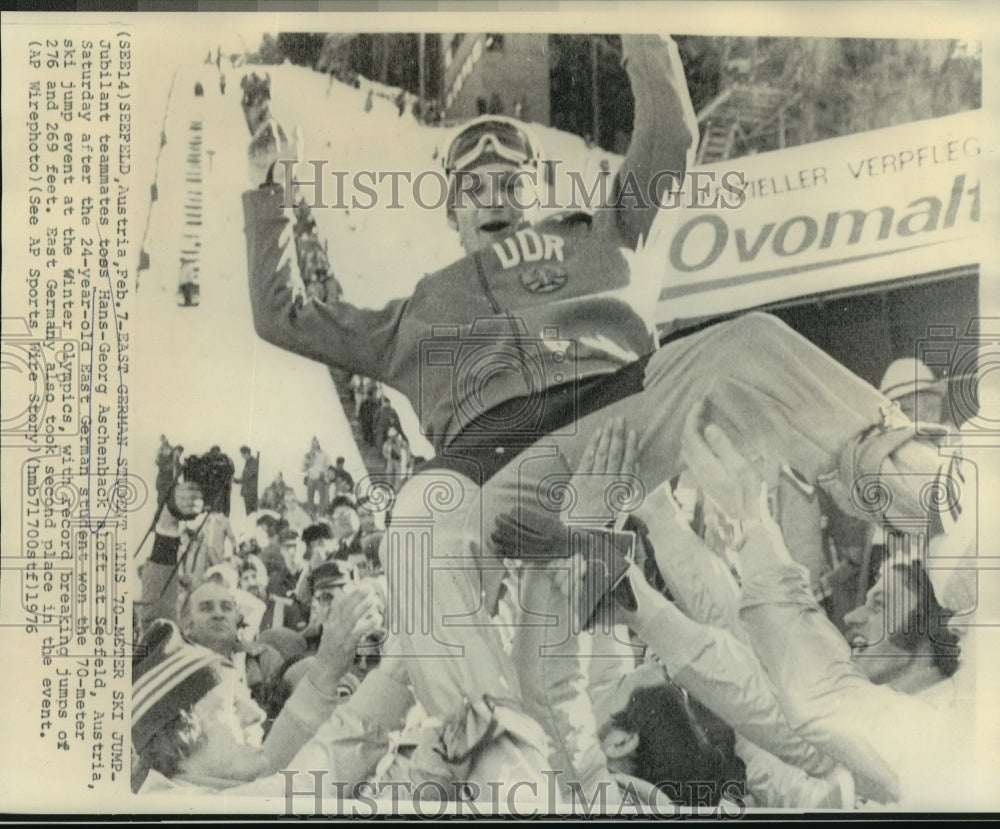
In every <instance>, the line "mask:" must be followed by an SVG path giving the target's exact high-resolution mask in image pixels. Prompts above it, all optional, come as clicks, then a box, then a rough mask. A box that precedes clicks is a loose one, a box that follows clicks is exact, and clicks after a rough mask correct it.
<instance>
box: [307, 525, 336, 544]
mask: <svg viewBox="0 0 1000 829" xmlns="http://www.w3.org/2000/svg"><path fill="white" fill-rule="evenodd" d="M321 538H333V530H331V529H330V527H329V525H328V524H322V523H320V524H310V525H309V526H308V527H306V528H305V529H304V530H303V531H302V540H303V541H304V542H305V543H306V544H312V543H313V542H314V541H319V539H321Z"/></svg>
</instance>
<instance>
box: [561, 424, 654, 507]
mask: <svg viewBox="0 0 1000 829" xmlns="http://www.w3.org/2000/svg"><path fill="white" fill-rule="evenodd" d="M638 446H639V436H638V434H637V432H636V431H635V429H629V428H628V427H627V426H626V423H625V418H624V417H616V418H614V419H613V420H610V421H609V422H608V423H606V424H605V425H603V426H601V427H599V428H598V429H597V430H596V431H595V432H594V434H593V435H591V437H590V440H589V441H588V442H587V446H586V448H585V449H584V450H583V456H582V457H581V458H580V462H579V464H577V469H576V472H574V473H573V477H572V478H570V482H569V483H570V490H571V492H572V493H573V496H574V502H575V503H574V504H573V506H572V507H571V508H570V510H566V511H564V514H563V517H564V518H567V517H569V516H568V515H567V514H566V513H567V512H568V511H572V512H573V513H575V514H577V515H580V516H581V517H582V516H602V517H604V516H606V517H607V518H609V519H610V518H614V517H616V516H617V514H618V513H619V512H620V511H623V510H624V509H625V508H626V507H629V506H633V505H634V503H635V502H636V501H637V500H639V499H640V498H641V496H642V492H641V484H640V482H639V478H638V476H637V474H636V473H637V470H638V460H637V456H638Z"/></svg>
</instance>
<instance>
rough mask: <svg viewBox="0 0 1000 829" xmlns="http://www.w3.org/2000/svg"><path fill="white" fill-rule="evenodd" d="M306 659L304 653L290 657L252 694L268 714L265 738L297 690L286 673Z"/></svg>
mask: <svg viewBox="0 0 1000 829" xmlns="http://www.w3.org/2000/svg"><path fill="white" fill-rule="evenodd" d="M305 657H306V654H304V653H299V654H295V655H294V656H290V657H288V659H286V660H285V661H284V662H283V663H282V665H281V667H280V668H278V670H277V671H276V672H275V673H274V674H272V675H271V676H270V677H268V678H267V679H265V680H264V681H263V682H261V683H260V684H259V685H257V686H256V687H255V688H254V689H253V691H252V692H251V697H252V698H253V700H254V702H256V703H257V704H258V705H259V706H260V707H261V708H263V709H264V711H265V712H266V713H267V721H266V722H265V724H264V729H265V736H266V732H269V731H270V730H271V726H272V725H274V721H275V720H276V719H277V718H278V715H279V714H280V713H281V709H282V708H284V707H285V703H286V702H288V698H289V697H290V696H291V695H292V692H293V691H294V690H295V687H294V686H293V685H292V683H291V682H289V681H288V680H287V679H286V678H285V672H286V671H287V670H288V669H289V668H291V667H292V665H294V664H295V663H296V662H299V661H300V660H302V659H305Z"/></svg>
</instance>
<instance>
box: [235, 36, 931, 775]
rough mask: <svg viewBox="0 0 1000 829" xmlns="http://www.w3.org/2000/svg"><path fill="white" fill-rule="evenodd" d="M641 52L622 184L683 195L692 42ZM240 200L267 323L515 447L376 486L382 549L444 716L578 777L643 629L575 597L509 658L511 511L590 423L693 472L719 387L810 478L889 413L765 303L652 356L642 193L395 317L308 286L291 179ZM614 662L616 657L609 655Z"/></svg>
mask: <svg viewBox="0 0 1000 829" xmlns="http://www.w3.org/2000/svg"><path fill="white" fill-rule="evenodd" d="M623 52H624V56H625V68H626V70H627V72H628V74H629V78H630V80H631V83H632V89H633V94H634V97H635V125H634V130H633V136H632V142H631V145H630V147H629V150H628V153H627V155H626V158H625V161H624V164H623V167H622V168H621V170H620V172H619V176H618V182H619V186H620V187H622V186H623V185H626V184H627V182H629V181H630V180H634V181H637V182H640V183H641V188H642V190H643V191H645V189H646V188H647V187H648V185H649V184H650V183H651V182H652V183H654V184H655V187H656V189H657V191H658V195H659V196H660V197H662V198H663V199H664V201H666V199H665V197H664V193H665V192H666V191H667V190H669V189H670V188H671V187H674V186H676V185H674V183H673V176H670V175H666V174H665V171H672V172H676V173H678V174H679V175H678V180H680V174H682V173H683V171H684V170H685V169H686V161H687V157H688V153H689V151H690V150H691V149H692V147H693V144H694V135H695V134H696V132H695V126H694V119H693V115H692V111H691V106H690V102H689V100H688V96H687V90H686V85H685V82H684V79H683V75H682V71H681V67H680V62H679V60H678V57H677V52H676V48H674V47H673V45H672V44H666V43H664V42H663V41H661V39H660V38H659V37H655V36H653V37H649V36H642V37H637V38H629V37H624V38H623ZM658 174H662V175H658ZM627 189H628V188H627V187H624V189H623V191H620V192H619V195H621V192H626V193H627ZM643 198H645V197H643ZM243 201H244V212H245V216H246V233H247V245H248V267H249V272H250V292H251V302H252V307H253V313H254V322H255V326H256V329H257V332H258V333H259V334H260V336H262V337H263V338H264V339H266V340H268V341H269V342H272V343H274V344H275V345H278V346H280V347H283V348H285V349H288V350H290V351H293V352H295V353H298V354H301V355H303V356H305V357H309V358H311V359H314V360H318V361H321V362H324V363H326V364H329V365H334V366H338V367H340V368H342V369H345V370H347V371H348V372H351V373H357V374H362V375H365V376H369V377H372V378H373V379H375V380H378V381H381V382H384V383H387V384H389V385H391V386H393V387H395V388H397V389H398V390H400V391H401V392H402V393H404V394H405V395H406V396H407V397H408V398H409V400H410V401H411V403H412V404H413V407H414V409H415V411H416V412H417V415H418V417H419V419H420V422H421V425H422V428H423V430H424V432H425V434H426V435H427V436H428V437H429V438H430V439H431V441H432V442H433V444H434V445H435V448H436V450H437V451H438V454H439V455H443V456H448V455H455V454H458V455H462V454H463V453H464V454H469V452H468V451H467V450H468V449H469V447H470V445H474V446H475V452H474V453H472V454H474V455H475V456H476V457H479V458H483V457H492V458H498V457H500V458H505V459H509V458H511V457H513V461H509V460H508V462H506V465H503V466H502V468H500V469H499V471H497V470H496V468H495V467H496V464H494V465H493V468H491V469H490V470H489V474H488V475H487V474H482V475H477V474H476V472H475V470H473V471H472V472H470V473H468V474H463V473H462V472H461V471H457V470H456V469H437V470H433V469H432V470H427V471H423V472H421V471H418V472H417V473H415V474H414V476H413V477H411V478H410V480H409V481H408V482H407V483H406V485H405V486H404V487H403V488H402V490H401V491H400V492H399V493H398V494H396V495H395V496H394V497H392V498H389V497H386V496H384V495H382V497H381V499H380V494H381V493H380V490H378V488H377V487H375V488H373V489H372V490H371V491H370V492H368V493H367V494H368V495H369V497H370V498H371V499H372V501H373V503H375V504H377V503H379V502H380V500H381V502H382V503H383V504H384V506H385V507H387V508H391V510H392V523H391V525H390V527H389V529H388V531H387V534H386V538H385V541H384V542H383V559H384V563H385V566H386V571H387V575H388V579H389V585H390V599H389V609H388V617H389V625H390V633H391V634H393V635H395V636H398V637H399V638H400V640H401V642H402V645H401V647H402V650H403V651H404V652H405V653H408V654H409V655H411V656H413V657H414V659H413V660H412V667H411V668H410V678H411V680H412V682H413V684H414V691H415V693H416V696H417V698H418V699H419V700H420V701H421V702H422V703H423V705H424V706H425V708H426V709H427V711H428V713H429V714H431V715H432V716H439V717H441V718H442V719H448V720H450V719H454V718H457V717H459V716H461V714H462V712H463V711H465V710H467V709H468V705H469V704H470V701H475V700H482V699H484V698H490V699H492V700H501V701H502V704H504V705H508V706H510V707H514V708H521V709H522V710H527V712H528V713H530V714H532V715H533V716H534V717H535V718H536V719H538V720H539V722H542V723H543V725H544V726H545V728H546V731H547V732H548V734H549V736H550V738H553V743H554V746H553V747H551V751H552V752H554V754H549V753H548V751H549V749H548V748H546V749H545V750H543V751H541V752H540V756H539V759H538V762H539V764H540V765H539V768H555V769H562V770H564V771H565V772H566V773H565V775H564V779H566V780H568V779H570V778H574V776H575V777H576V779H578V780H581V781H582V780H590V781H593V780H595V779H597V776H599V774H600V772H599V771H595V768H594V767H592V766H591V765H589V764H590V763H592V762H593V763H596V762H597V760H596V759H595V758H594V756H593V752H592V751H591V748H592V745H591V744H592V743H593V741H594V739H596V738H594V736H593V733H592V731H593V727H594V724H593V721H592V715H591V714H590V712H589V711H586V710H584V708H583V707H582V706H579V705H571V704H570V700H571V698H572V697H573V695H574V694H577V693H578V690H579V687H580V685H579V682H578V681H577V679H579V676H578V675H582V674H583V673H587V672H589V673H590V674H591V676H590V677H589V681H590V683H591V684H592V685H593V684H595V683H596V684H597V685H601V682H602V678H601V677H600V676H595V674H601V673H602V671H604V670H605V666H613V665H617V666H619V669H620V666H621V665H622V661H621V658H622V657H621V649H622V648H624V647H627V643H626V642H624V641H622V640H623V639H624V637H623V636H621V635H620V633H618V634H616V633H615V632H614V631H612V630H609V631H607V632H608V633H609V634H611V635H608V636H603V637H591V638H587V637H580V636H575V635H570V634H571V633H572V632H567V630H565V627H566V625H567V624H568V622H567V618H568V615H569V614H568V613H567V612H566V610H567V609H566V608H562V609H561V610H560V609H558V608H555V607H550V610H549V614H550V616H551V617H552V618H555V619H556V621H555V622H552V623H551V625H550V626H548V627H545V628H544V630H545V631H547V633H546V635H547V636H549V637H550V639H551V641H549V642H547V643H541V644H540V645H539V646H538V647H537V648H536V649H535V650H534V651H533V652H531V653H528V654H526V653H524V652H523V651H521V650H518V649H516V648H515V649H514V650H513V651H511V652H510V653H508V652H507V651H506V650H505V648H504V644H503V641H502V638H501V637H500V635H499V632H498V630H497V628H496V626H495V624H494V613H495V612H496V611H497V609H498V607H500V605H501V604H502V602H501V592H502V591H501V585H502V583H503V581H504V576H505V575H506V568H505V567H504V565H503V562H501V561H500V560H498V559H497V558H496V556H495V555H494V554H493V551H492V550H491V542H490V532H491V530H492V528H493V526H494V523H495V520H496V517H497V515H498V514H499V513H501V512H504V511H509V510H510V509H511V508H512V505H518V504H519V503H524V501H525V499H528V500H530V499H536V502H537V499H541V500H542V501H543V506H544V507H546V508H549V509H551V508H552V498H554V497H555V495H554V493H556V492H557V491H559V485H561V484H564V483H565V481H567V480H568V478H569V474H570V471H571V470H572V469H574V468H575V466H576V464H577V463H578V462H579V460H580V455H581V454H582V451H583V448H584V447H585V445H586V443H587V440H588V438H589V437H590V436H591V435H592V434H593V432H594V429H595V428H596V427H597V426H599V425H602V424H603V423H605V422H606V421H607V419H608V418H609V417H611V416H614V415H619V414H621V415H625V416H626V418H627V420H628V422H629V424H630V425H632V426H634V427H636V428H639V429H641V432H642V438H641V446H640V458H641V467H642V468H641V473H640V478H641V481H642V485H643V486H644V487H645V489H646V491H651V490H652V489H654V488H655V487H656V486H657V485H658V484H659V483H661V482H662V481H664V480H668V479H670V478H672V477H673V476H675V475H676V474H678V473H679V472H680V471H681V460H680V437H681V432H682V428H683V425H684V418H685V415H686V414H687V413H688V412H689V411H690V410H691V408H692V407H693V406H694V405H696V404H698V403H700V402H701V401H702V400H704V399H706V398H707V400H708V401H709V403H710V407H711V414H712V418H713V420H715V421H716V422H717V423H719V425H720V426H722V427H723V428H724V429H726V430H727V431H728V433H729V434H732V435H734V436H739V437H741V438H742V439H743V441H744V442H745V443H746V444H749V445H750V446H751V447H757V448H758V449H759V451H760V454H762V455H763V454H765V453H767V454H771V455H776V456H780V457H784V458H786V459H787V460H788V462H789V463H790V464H791V465H792V466H793V467H794V468H795V469H796V470H797V471H798V472H799V473H800V474H802V475H803V476H804V477H805V478H806V479H807V480H809V481H815V480H816V478H817V476H818V475H819V474H820V473H821V472H824V471H826V470H828V469H830V468H831V467H832V466H835V465H836V458H837V453H838V452H839V450H840V449H841V448H842V447H843V446H844V445H845V443H847V442H848V441H849V439H851V438H852V437H854V436H856V435H857V434H859V433H860V432H862V430H864V429H866V428H868V427H872V426H875V425H877V424H879V423H881V422H882V419H883V418H882V414H881V407H883V406H885V405H887V401H886V399H885V398H884V397H882V396H881V395H880V394H879V393H878V392H877V391H876V390H875V389H873V388H871V387H870V386H868V385H867V384H866V383H864V382H863V381H861V380H860V379H858V378H857V377H855V376H854V375H852V374H851V373H850V372H848V371H847V370H846V369H845V368H843V367H842V366H840V365H839V364H838V363H836V362H835V361H834V360H832V359H831V358H830V357H828V356H827V355H826V354H824V353H823V352H822V351H820V350H819V349H818V348H816V347H815V346H813V345H812V344H810V343H809V342H808V341H806V340H805V339H803V338H802V337H800V336H799V335H797V334H795V333H794V332H792V331H791V330H790V329H789V328H787V327H786V326H785V325H784V324H782V323H781V322H779V321H777V320H776V319H773V318H771V317H768V316H766V315H762V314H750V315H747V316H745V317H743V318H741V319H738V320H736V321H734V322H731V323H725V324H721V325H717V326H714V327H712V328H709V329H706V330H704V331H701V332H699V333H697V334H693V335H691V336H688V337H686V338H684V339H681V340H677V341H675V342H672V343H670V344H669V345H667V346H665V347H663V348H660V349H659V350H656V351H654V348H655V338H654V335H653V328H652V325H651V319H650V314H651V313H652V310H653V308H654V307H655V304H656V301H657V299H658V296H659V292H660V289H661V286H662V270H660V269H648V270H647V271H646V273H647V274H648V276H647V278H646V279H644V280H636V281H635V282H634V281H633V280H632V278H631V276H632V275H631V273H630V268H629V261H628V258H627V257H626V255H625V253H623V250H625V251H631V250H634V249H635V248H636V246H637V244H638V243H639V241H640V239H641V238H644V237H645V236H646V235H647V234H648V232H649V229H650V227H651V225H652V222H653V219H654V218H655V215H656V210H655V208H654V207H653V206H650V205H648V204H647V206H646V207H645V208H643V207H642V206H637V201H638V200H637V199H635V198H634V197H632V196H629V195H627V194H626V195H625V196H624V197H621V198H619V199H618V200H617V202H616V204H617V207H615V208H614V209H602V210H598V211H597V213H596V215H595V216H594V217H593V218H590V217H586V216H583V215H580V214H574V215H571V216H568V217H562V218H553V219H548V220H546V221H543V222H540V223H538V224H535V225H531V226H524V227H522V228H520V229H519V230H518V231H517V232H516V233H515V234H513V235H512V236H511V237H508V238H507V239H505V240H504V241H503V242H500V243H497V244H493V245H491V246H490V247H488V248H486V249H484V250H481V251H479V252H477V253H476V254H474V255H472V256H468V257H466V258H464V259H462V260H459V261H458V262H455V263H453V264H451V265H449V266H447V267H445V268H443V269H442V270H440V271H438V272H436V273H434V274H431V275H429V276H427V277H425V278H424V279H422V280H421V281H420V282H419V283H418V285H417V287H416V290H415V291H414V293H413V295H412V296H411V297H409V298H407V299H400V300H395V301H393V302H391V303H389V304H388V305H387V306H386V307H385V308H383V309H381V310H365V309H360V308H357V307H355V306H352V305H350V304H348V303H344V302H335V303H320V302H317V301H315V300H310V299H307V298H306V296H305V293H304V291H303V290H302V286H301V282H300V280H298V279H297V277H296V275H295V273H294V269H293V267H292V263H293V262H294V261H295V251H294V250H293V247H294V245H293V243H292V227H291V224H290V218H289V216H288V215H287V214H286V213H283V212H282V210H281V209H280V203H281V193H280V190H279V188H278V187H276V186H265V187H262V188H261V189H258V190H256V191H251V192H248V193H245V194H244V197H243ZM646 201H647V202H648V199H646ZM650 353H652V356H651V357H649V356H648V355H650ZM645 357H648V362H645V363H642V362H640V358H645ZM498 366H499V367H501V370H497V367H498ZM504 369H506V370H504ZM635 369H638V371H636V370H635ZM630 371H632V374H633V375H635V376H637V377H638V378H639V380H638V382H636V383H635V389H634V391H635V392H636V394H633V395H631V396H628V397H624V398H623V399H618V398H619V397H620V395H614V394H612V395H611V399H613V400H616V402H613V403H611V404H610V405H609V406H605V407H604V408H602V409H600V410H598V411H596V412H593V413H590V414H587V415H586V416H584V417H582V418H580V419H577V420H575V421H574V420H570V421H569V422H568V424H567V425H564V426H563V427H562V428H559V429H557V430H555V432H552V433H546V430H545V428H544V423H545V415H544V413H543V414H542V415H539V414H538V410H539V408H540V407H541V409H543V410H544V407H545V406H547V405H550V404H552V405H555V406H557V407H559V408H562V409H563V410H564V411H565V410H566V409H567V408H569V409H570V410H572V408H573V407H574V406H577V405H580V406H581V408H582V409H583V410H586V406H585V405H584V404H585V403H586V399H587V397H588V395H589V394H590V390H593V389H595V388H596V389H597V390H596V391H595V394H596V396H598V397H599V396H600V393H601V392H603V391H606V387H600V388H597V387H596V386H595V385H594V384H595V383H597V384H600V383H601V382H603V380H604V379H605V378H607V377H609V376H612V375H614V374H615V372H623V373H626V374H627V373H628V372H630ZM549 390H553V391H554V393H552V394H550V393H549ZM473 466H475V462H473ZM931 468H933V464H932V465H931ZM480 484H482V485H480ZM546 499H549V500H548V501H546ZM572 518H573V514H572V512H570V520H572ZM551 601H552V602H556V601H558V597H555V596H553V597H552V598H551ZM533 612H535V613H536V614H542V615H544V613H543V611H541V610H540V609H538V608H537V607H536V608H533ZM560 625H562V628H560V627H559V626H560ZM527 629H529V630H532V631H534V633H533V634H532V635H537V630H536V629H535V628H530V626H529V628H527ZM557 646H558V647H557ZM547 647H548V648H551V649H553V650H550V651H548V652H546V648H547ZM588 648H593V649H596V650H598V651H601V650H602V649H604V651H607V652H606V653H605V652H603V651H602V653H585V652H584V651H585V650H586V649H588ZM556 651H558V653H557V654H556ZM546 653H549V654H556V655H557V656H558V657H559V658H551V659H546V658H544V656H545V655H546ZM615 653H617V655H618V658H617V659H614V658H612V656H613V655H614V654H615ZM602 654H603V656H606V657H607V658H606V659H598V658H597V657H598V656H600V655H602ZM418 657H419V658H418ZM569 657H574V658H569ZM588 657H593V658H589V659H588ZM608 670H611V668H608ZM574 671H575V672H576V673H574ZM585 679H586V678H585ZM604 679H606V677H604ZM588 716H589V717H591V719H590V720H589V721H588V719H587V718H588ZM475 737H476V735H473V734H470V735H469V739H470V743H471V742H472V741H473V740H474V739H475ZM557 755H558V756H557ZM597 755H600V751H599V750H598V751H597ZM602 759H603V758H602Z"/></svg>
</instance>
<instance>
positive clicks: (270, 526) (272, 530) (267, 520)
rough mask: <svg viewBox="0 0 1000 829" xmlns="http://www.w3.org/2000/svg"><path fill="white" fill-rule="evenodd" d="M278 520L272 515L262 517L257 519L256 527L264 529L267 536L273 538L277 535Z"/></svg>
mask: <svg viewBox="0 0 1000 829" xmlns="http://www.w3.org/2000/svg"><path fill="white" fill-rule="evenodd" d="M278 523H279V521H278V519H277V518H275V517H274V516H273V515H262V516H260V518H258V519H257V526H258V527H264V529H266V530H267V534H268V535H270V536H275V535H277V534H278Z"/></svg>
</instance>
